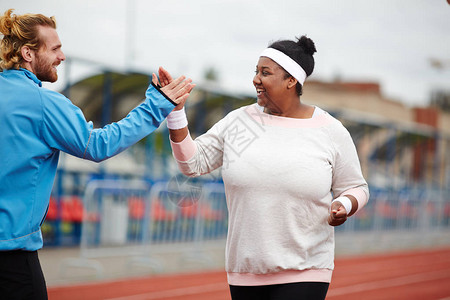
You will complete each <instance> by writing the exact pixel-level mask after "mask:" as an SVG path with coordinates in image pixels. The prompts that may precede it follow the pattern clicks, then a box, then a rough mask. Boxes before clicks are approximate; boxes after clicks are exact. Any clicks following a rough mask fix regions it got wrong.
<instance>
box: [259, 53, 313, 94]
mask: <svg viewBox="0 0 450 300" xmlns="http://www.w3.org/2000/svg"><path fill="white" fill-rule="evenodd" d="M260 56H265V57H268V58H270V59H272V60H273V61H274V62H276V63H277V64H279V65H280V66H282V67H283V69H285V70H286V71H287V72H288V73H289V74H291V75H292V76H293V77H294V78H295V79H297V81H298V82H299V83H300V84H301V85H303V83H304V82H305V79H306V77H307V75H306V72H305V70H303V68H302V67H301V66H300V65H299V64H298V63H297V62H296V61H295V60H293V59H292V58H290V57H289V56H287V55H286V54H284V53H283V52H281V51H278V50H276V49H274V48H267V49H265V50H264V51H263V52H262V53H261V55H260Z"/></svg>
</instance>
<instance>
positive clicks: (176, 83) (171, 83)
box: [152, 67, 195, 110]
mask: <svg viewBox="0 0 450 300" xmlns="http://www.w3.org/2000/svg"><path fill="white" fill-rule="evenodd" d="M158 74H159V80H160V84H161V90H162V91H163V92H164V94H166V96H167V97H169V98H170V99H171V100H172V101H173V102H175V103H176V104H177V106H176V107H175V109H174V110H180V109H182V108H183V107H184V103H185V102H186V100H187V98H188V97H189V93H190V92H191V91H192V89H193V88H194V87H195V84H192V80H191V79H190V78H188V79H185V78H186V77H185V76H180V77H178V78H177V79H175V80H173V78H172V76H171V75H170V73H169V72H167V71H166V70H165V69H164V68H162V67H159V70H158ZM152 81H153V83H154V84H158V78H157V77H156V74H155V73H153V74H152Z"/></svg>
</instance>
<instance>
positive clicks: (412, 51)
mask: <svg viewBox="0 0 450 300" xmlns="http://www.w3.org/2000/svg"><path fill="white" fill-rule="evenodd" d="M0 8H1V10H2V12H3V11H5V10H7V9H9V8H15V13H16V14H23V13H28V12H30V13H42V14H44V15H47V16H55V17H56V20H57V24H58V33H59V36H60V39H61V41H62V43H63V51H64V52H65V54H66V57H67V59H66V61H65V62H64V63H63V64H61V66H59V68H58V70H59V71H58V74H59V80H58V82H57V83H54V84H48V83H47V84H45V85H44V86H45V87H47V88H49V89H53V90H56V91H59V92H61V93H63V94H65V95H66V96H67V97H69V98H70V99H71V101H72V102H73V103H74V104H75V105H77V106H79V107H80V108H81V109H82V110H83V112H84V114H85V116H86V119H87V120H92V121H93V122H94V123H95V125H96V126H97V127H101V126H104V125H106V124H108V123H110V122H113V121H117V120H120V119H121V118H123V117H125V116H126V115H127V113H128V112H129V111H130V110H131V109H132V108H133V107H135V106H136V105H138V104H139V103H140V102H141V101H142V99H143V98H144V93H145V90H146V87H147V86H148V84H149V82H150V79H151V74H152V73H153V72H156V71H157V69H158V67H159V66H163V67H165V68H166V69H167V70H168V71H169V72H171V73H172V75H173V76H179V75H183V74H184V75H186V76H188V77H190V78H192V79H193V81H194V82H195V83H197V87H196V88H195V90H194V92H193V93H192V95H191V96H190V98H189V99H188V103H187V108H186V110H187V113H188V119H189V129H190V131H191V133H192V135H193V136H194V137H195V136H198V135H200V134H202V133H204V132H205V131H206V130H208V129H209V128H210V127H211V126H212V125H213V124H214V123H215V122H217V121H218V120H220V119H221V118H222V117H223V116H224V115H225V114H227V113H228V112H229V111H231V110H233V109H236V108H238V107H241V106H243V105H248V104H251V103H254V102H255V91H254V87H253V84H252V78H253V74H254V69H255V66H256V63H257V60H258V57H259V54H260V52H261V51H262V50H263V49H265V48H266V47H267V45H268V44H269V43H270V42H272V41H275V40H278V39H294V38H295V37H299V36H300V35H304V34H305V35H307V36H308V37H310V38H311V39H313V41H314V42H315V44H316V48H317V50H318V52H317V53H316V54H315V60H316V67H315V71H314V73H313V75H312V76H311V77H310V78H309V79H308V80H307V81H306V83H305V88H304V95H303V96H302V101H304V102H306V103H310V104H314V105H317V106H319V107H321V108H323V109H325V110H327V111H328V112H330V113H331V114H332V115H333V116H335V117H336V118H338V119H339V120H341V121H342V122H343V123H344V125H345V126H346V127H347V128H348V130H349V131H350V133H351V135H352V137H353V140H354V142H355V145H356V147H357V149H358V153H359V158H360V161H361V165H362V168H363V173H364V175H365V178H366V179H367V181H368V183H369V186H370V191H371V198H370V201H369V204H368V205H367V206H366V207H365V208H364V209H363V210H362V211H361V212H359V214H358V215H356V216H354V217H352V218H351V219H349V221H348V222H346V223H345V225H344V226H341V227H338V228H337V229H336V231H337V235H338V237H337V244H336V253H337V255H356V254H362V253H371V252H372V253H373V252H388V251H395V250H399V249H412V248H433V247H438V246H442V245H448V244H450V196H449V195H450V193H449V192H450V35H449V30H450V5H449V4H448V3H447V1H445V0H429V1H422V0H408V1H407V0H398V1H392V0H380V1H372V2H367V1H354V0H341V1H331V0H324V1H299V0H287V1H283V0H281V1H269V0H262V1H257V0H239V1H237V0H227V1H225V0H222V1H219V0H191V1H175V0H166V1H145V0H108V1H106V0H97V1H88V0H77V1H72V0H67V1H63V2H62V1H57V0H53V1H52V0H35V1H26V0H14V1H9V0H1V1H0ZM42 230H43V234H44V239H45V247H44V250H43V251H42V255H41V257H42V259H41V260H42V261H43V267H44V272H45V273H46V276H47V282H48V284H49V285H58V284H62V283H66V282H68V281H70V280H73V279H75V280H86V279H88V280H92V279H94V278H97V279H98V278H112V277H121V276H129V275H130V274H133V275H136V274H148V273H162V272H177V271H180V270H183V269H188V268H190V269H191V270H194V269H196V270H197V269H201V270H203V269H208V268H216V269H217V268H219V269H220V268H223V246H224V241H225V237H226V230H227V209H226V203H225V196H224V191H223V185H222V181H221V177H220V170H219V171H217V172H215V173H214V174H210V175H207V176H204V177H201V178H198V179H187V178H185V177H184V176H182V175H180V174H179V173H178V170H177V166H176V165H175V161H174V159H173V157H172V155H171V149H170V145H169V142H168V132H167V129H166V126H165V124H163V125H162V126H161V127H160V128H159V129H158V130H157V131H156V132H155V133H153V134H151V135H150V136H148V137H147V138H145V139H143V140H142V141H141V142H139V143H138V144H136V145H135V146H133V147H131V148H130V149H128V150H127V151H125V152H123V153H121V154H120V155H118V156H117V157H115V158H112V159H110V160H108V161H105V162H102V163H100V164H96V163H92V162H88V161H83V160H80V159H77V158H74V157H70V156H68V155H64V154H63V155H61V159H60V163H59V168H58V175H57V178H56V181H55V185H54V189H53V193H52V198H51V201H50V208H49V211H48V215H47V219H46V221H45V222H44V224H43V226H42ZM46 251H47V252H46ZM46 253H48V255H49V256H48V257H49V258H50V257H51V259H52V260H48V262H49V263H48V264H46V262H47V260H46V256H45V255H46ZM112 257H120V258H121V259H122V260H121V261H122V262H123V264H122V265H120V267H119V266H118V265H117V260H114V263H112V261H111V260H109V259H110V258H112ZM50 261H51V263H50ZM114 264H115V267H113V265H114ZM123 265H125V268H122V266H123ZM74 269H77V272H75V271H74ZM53 271H54V272H53Z"/></svg>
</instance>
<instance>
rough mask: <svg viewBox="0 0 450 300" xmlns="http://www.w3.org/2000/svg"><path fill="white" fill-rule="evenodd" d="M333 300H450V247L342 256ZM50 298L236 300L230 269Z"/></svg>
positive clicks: (104, 285) (67, 291) (68, 291)
mask: <svg viewBox="0 0 450 300" xmlns="http://www.w3.org/2000/svg"><path fill="white" fill-rule="evenodd" d="M335 263H336V267H335V271H334V273H333V280H332V283H331V286H330V289H329V291H328V296H327V299H329V300H344V299H345V300H352V299H358V300H360V299H364V300H380V299H383V300H384V299H395V300H406V299H407V300H413V299H420V300H423V299H425V300H434V299H440V300H443V299H445V300H450V248H441V249H434V250H422V251H415V252H401V253H399V252H397V253H394V254H381V255H370V256H369V255H367V256H358V257H349V258H338V259H337V260H336V262H335ZM48 293H49V299H50V300H60V299H61V300H72V299H73V300H80V299H81V300H91V299H96V300H97V299H103V300H105V299H108V300H150V299H168V300H181V299H183V300H194V299H195V300H222V299H223V300H225V299H226V300H230V296H229V292H228V285H227V283H226V274H225V272H224V271H217V272H207V273H190V274H180V275H170V276H169V275H164V276H152V277H142V278H138V279H129V280H120V281H110V282H101V283H94V284H85V285H77V286H65V287H52V288H49V290H48Z"/></svg>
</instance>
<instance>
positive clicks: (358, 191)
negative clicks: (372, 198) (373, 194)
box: [341, 187, 369, 212]
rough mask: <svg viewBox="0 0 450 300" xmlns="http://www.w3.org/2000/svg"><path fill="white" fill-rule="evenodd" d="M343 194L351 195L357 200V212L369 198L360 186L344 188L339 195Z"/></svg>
mask: <svg viewBox="0 0 450 300" xmlns="http://www.w3.org/2000/svg"><path fill="white" fill-rule="evenodd" d="M345 195H352V196H353V197H355V198H356V201H358V209H357V210H356V212H358V211H359V210H360V209H361V208H363V207H364V205H366V204H367V201H368V200H369V199H368V196H367V194H366V192H365V191H364V189H363V188H361V187H357V188H352V189H349V190H346V191H345V192H343V193H342V194H341V196H345Z"/></svg>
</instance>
